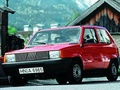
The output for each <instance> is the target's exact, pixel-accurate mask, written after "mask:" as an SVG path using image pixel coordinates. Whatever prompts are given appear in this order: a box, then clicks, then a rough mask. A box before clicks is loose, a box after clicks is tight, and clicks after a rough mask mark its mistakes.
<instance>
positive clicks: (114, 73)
mask: <svg viewBox="0 0 120 90" xmlns="http://www.w3.org/2000/svg"><path fill="white" fill-rule="evenodd" d="M117 78H118V67H117V65H116V64H115V63H114V62H111V63H110V66H109V68H108V70H107V79H108V80H109V81H116V80H117Z"/></svg>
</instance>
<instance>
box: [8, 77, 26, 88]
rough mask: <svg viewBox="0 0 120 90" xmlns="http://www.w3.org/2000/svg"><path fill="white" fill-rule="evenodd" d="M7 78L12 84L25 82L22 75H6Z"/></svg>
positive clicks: (19, 84) (16, 84)
mask: <svg viewBox="0 0 120 90" xmlns="http://www.w3.org/2000/svg"><path fill="white" fill-rule="evenodd" d="M8 80H9V83H10V84H11V85H12V86H23V85H25V84H26V83H27V80H26V79H25V78H24V77H16V76H8Z"/></svg>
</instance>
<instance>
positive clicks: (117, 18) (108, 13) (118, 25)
mask: <svg viewBox="0 0 120 90" xmlns="http://www.w3.org/2000/svg"><path fill="white" fill-rule="evenodd" d="M79 23H80V24H83V25H98V26H103V27H106V28H107V29H108V30H109V32H110V33H112V34H113V33H115V34H116V33H117V34H118V33H119V34H120V13H118V12H117V11H116V10H115V9H113V8H112V7H109V6H107V7H106V5H105V6H102V7H101V8H99V9H98V10H96V11H94V12H93V13H92V14H91V15H89V16H88V17H86V18H85V19H83V20H82V21H81V22H79Z"/></svg>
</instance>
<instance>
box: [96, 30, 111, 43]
mask: <svg viewBox="0 0 120 90" xmlns="http://www.w3.org/2000/svg"><path fill="white" fill-rule="evenodd" d="M97 32H98V36H99V39H100V42H101V43H110V38H109V36H108V34H107V33H106V31H105V30H103V29H97Z"/></svg>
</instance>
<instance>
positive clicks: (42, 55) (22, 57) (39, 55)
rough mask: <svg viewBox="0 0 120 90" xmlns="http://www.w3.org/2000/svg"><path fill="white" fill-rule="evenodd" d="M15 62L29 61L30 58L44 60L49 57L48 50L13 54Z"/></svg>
mask: <svg viewBox="0 0 120 90" xmlns="http://www.w3.org/2000/svg"><path fill="white" fill-rule="evenodd" d="M15 57H16V62H20V61H31V60H46V59H49V52H48V51H44V52H30V53H18V54H15Z"/></svg>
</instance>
